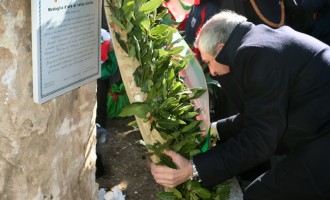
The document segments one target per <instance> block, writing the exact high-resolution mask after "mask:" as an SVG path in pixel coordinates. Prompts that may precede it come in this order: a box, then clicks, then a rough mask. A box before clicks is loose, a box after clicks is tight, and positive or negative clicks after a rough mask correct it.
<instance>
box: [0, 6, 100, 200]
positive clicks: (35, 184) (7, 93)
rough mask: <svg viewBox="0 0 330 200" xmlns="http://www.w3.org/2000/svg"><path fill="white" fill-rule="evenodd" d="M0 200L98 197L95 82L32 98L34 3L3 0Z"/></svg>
mask: <svg viewBox="0 0 330 200" xmlns="http://www.w3.org/2000/svg"><path fill="white" fill-rule="evenodd" d="M0 66H1V67H0V81H1V84H0V94H1V95H0V98H1V100H0V102H1V106H0V113H1V117H0V199H2V200H7V199H10V200H11V199H15V200H16V199H19V200H22V199H24V200H39V199H43V200H47V199H54V200H55V199H60V200H79V199H84V200H85V199H87V200H91V199H97V190H98V185H97V184H96V183H95V176H94V173H95V167H94V166H95V159H96V157H95V128H94V127H95V123H94V119H95V105H96V96H95V92H96V81H95V82H92V83H90V84H87V85H84V86H82V87H80V88H78V89H76V90H73V91H71V92H69V93H66V94H64V95H62V96H60V97H58V98H56V99H54V100H50V101H48V102H46V103H44V104H41V105H39V104H35V103H34V102H33V99H32V91H33V90H32V52H31V1H30V0H28V1H26V0H15V1H14V0H4V1H0Z"/></svg>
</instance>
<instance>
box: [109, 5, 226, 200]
mask: <svg viewBox="0 0 330 200" xmlns="http://www.w3.org/2000/svg"><path fill="white" fill-rule="evenodd" d="M107 1H108V4H109V8H108V9H110V10H111V13H112V15H111V16H110V18H111V20H112V21H113V22H114V23H115V25H116V27H117V29H115V37H116V40H117V41H118V43H119V44H120V46H121V48H122V49H123V50H124V51H125V52H126V53H127V54H128V55H129V56H130V57H133V58H136V59H137V60H138V61H139V63H140V65H139V66H138V67H137V69H136V71H135V72H134V79H135V82H136V85H137V86H138V87H140V88H141V90H142V91H143V92H145V93H146V94H147V97H146V100H145V101H144V102H133V103H131V104H130V105H128V106H126V107H124V109H123V110H122V112H121V114H120V116H123V117H124V116H132V115H136V116H137V117H139V118H141V119H143V121H144V123H149V124H150V129H151V130H152V129H156V130H157V131H158V132H159V134H160V136H161V137H162V138H163V139H164V140H165V143H160V142H157V143H155V144H153V145H147V148H148V149H149V150H150V152H152V154H154V155H155V156H157V157H158V158H159V162H158V164H161V165H167V166H168V167H172V168H176V166H175V164H174V163H173V162H172V161H171V159H170V158H169V157H167V156H166V155H164V154H163V150H165V149H167V150H169V149H171V150H174V151H176V152H178V153H179V154H181V155H182V156H184V157H185V158H187V159H190V158H191V157H192V156H194V155H196V154H198V153H200V152H201V150H200V149H201V148H202V147H203V145H205V143H207V142H208V141H207V140H206V139H205V137H204V135H205V132H206V130H201V129H200V124H201V123H202V121H201V120H199V119H198V115H200V112H201V109H200V108H195V106H194V104H193V100H194V99H196V98H199V97H200V96H201V95H202V94H203V93H204V92H205V90H204V89H201V88H192V89H189V88H187V87H186V85H185V83H184V81H183V80H182V78H181V77H180V75H179V72H180V71H181V70H182V69H184V68H185V66H186V65H187V63H188V62H189V60H190V59H192V57H193V55H192V54H191V55H185V56H182V55H181V52H182V51H183V50H184V47H183V46H179V45H177V44H178V43H179V42H180V41H181V39H178V40H176V41H173V35H174V34H175V33H176V32H177V29H175V28H173V27H171V26H169V25H166V24H164V21H169V20H168V19H170V18H171V16H170V15H169V14H168V11H167V9H165V8H163V7H161V4H162V2H163V0H135V1H134V0H107ZM164 19H167V20H164ZM123 34H125V35H123ZM227 189H228V188H227ZM223 190H224V189H222V190H221V191H223ZM226 191H227V190H226ZM158 196H159V198H160V199H221V198H222V197H226V198H227V197H228V196H229V195H223V196H221V195H220V190H219V189H217V188H216V187H215V188H214V189H213V190H212V191H209V190H208V189H206V188H204V187H203V186H202V185H201V184H200V183H199V182H197V181H187V182H185V183H183V184H181V185H179V186H178V187H177V188H174V189H171V190H169V191H166V192H162V193H160V194H159V195H158ZM217 196H219V198H216V197H217ZM220 196H221V198H220Z"/></svg>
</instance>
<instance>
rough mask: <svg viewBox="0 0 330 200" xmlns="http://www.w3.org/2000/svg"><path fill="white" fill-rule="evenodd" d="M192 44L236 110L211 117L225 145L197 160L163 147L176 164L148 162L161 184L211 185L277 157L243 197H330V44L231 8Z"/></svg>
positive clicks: (254, 199)
mask: <svg viewBox="0 0 330 200" xmlns="http://www.w3.org/2000/svg"><path fill="white" fill-rule="evenodd" d="M195 46H196V47H197V48H198V49H199V50H200V52H201V57H202V59H203V60H204V61H205V62H206V63H207V64H208V66H209V69H210V73H211V74H212V75H213V76H216V77H217V80H218V81H219V82H220V84H221V85H222V87H223V89H224V91H225V92H226V94H227V95H228V96H229V98H230V100H231V101H232V102H234V103H235V105H236V107H237V108H238V110H239V114H237V115H235V116H231V117H229V118H226V119H222V120H219V121H217V122H213V123H212V127H213V128H214V131H216V132H217V133H218V134H219V136H220V140H221V141H222V142H221V143H220V144H217V145H216V146H215V147H213V148H211V149H210V150H208V151H206V152H204V153H200V154H198V155H196V156H194V157H193V158H192V160H187V159H186V158H184V157H182V156H181V155H180V154H177V153H176V152H174V151H171V150H169V151H165V152H164V153H165V154H166V155H168V156H169V157H170V158H171V159H172V160H173V162H174V163H175V164H176V166H177V169H172V168H169V167H166V166H159V165H155V164H153V163H150V168H151V173H152V175H153V177H154V179H155V180H156V182H157V183H159V184H161V185H163V186H165V187H169V188H173V187H176V186H177V185H179V184H181V183H183V182H185V181H187V180H189V179H200V180H201V182H202V184H203V185H204V186H205V187H207V188H211V187H212V186H214V185H216V184H219V183H221V182H223V181H225V180H227V179H229V178H231V177H233V176H236V175H237V174H239V173H241V172H243V171H245V170H248V169H250V168H252V167H254V166H256V165H258V164H260V163H262V162H264V161H265V160H267V159H269V158H270V157H271V156H273V155H275V154H280V155H283V158H282V159H281V160H279V161H278V162H277V163H276V164H275V165H274V166H273V167H272V168H271V169H269V170H268V171H267V172H265V173H264V174H263V175H261V176H260V177H258V178H257V179H255V181H253V182H252V183H251V184H250V185H249V186H248V187H247V188H246V189H245V191H244V199H245V200H250V199H252V200H258V199H260V200H275V199H276V200H278V199H281V200H292V199H299V200H316V199H317V200H323V199H324V200H325V199H330V182H329V180H330V173H328V170H329V169H330V160H329V159H327V158H328V157H329V156H330V106H324V105H327V104H328V102H330V47H329V46H328V45H326V44H324V43H322V42H320V41H319V40H317V39H315V38H314V37H311V36H309V35H306V34H303V33H300V32H297V31H295V30H293V29H292V28H290V27H288V26H282V27H280V28H277V29H272V28H270V27H268V26H266V25H254V24H252V23H250V22H248V21H247V19H246V18H245V17H244V16H241V15H238V14H236V13H234V12H230V11H223V12H220V13H219V14H217V15H215V16H213V17H212V18H211V19H210V20H209V21H208V22H206V24H205V25H204V26H203V27H202V29H201V31H200V33H199V35H198V36H197V38H196V41H195ZM214 125H215V126H214Z"/></svg>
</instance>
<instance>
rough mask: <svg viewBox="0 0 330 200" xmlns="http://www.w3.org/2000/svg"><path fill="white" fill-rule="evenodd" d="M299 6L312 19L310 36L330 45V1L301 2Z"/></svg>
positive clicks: (313, 0) (311, 0)
mask: <svg viewBox="0 0 330 200" xmlns="http://www.w3.org/2000/svg"><path fill="white" fill-rule="evenodd" d="M301 6H302V8H303V9H304V11H305V12H306V13H308V14H310V15H311V18H312V19H313V27H312V30H311V32H310V35H312V36H313V37H315V38H317V39H319V40H321V41H322V42H324V43H326V44H328V45H330V1H329V0H301Z"/></svg>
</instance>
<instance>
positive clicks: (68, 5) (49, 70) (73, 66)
mask: <svg viewBox="0 0 330 200" xmlns="http://www.w3.org/2000/svg"><path fill="white" fill-rule="evenodd" d="M31 7H32V55H33V99H34V101H35V102H36V103H44V102H46V101H48V100H50V99H53V98H55V97H57V96H59V95H62V94H64V93H66V92H69V91H71V90H73V89H75V88H78V87H80V86H81V85H83V84H86V83H89V82H90V81H94V80H95V79H97V78H99V77H100V74H101V70H100V30H101V21H100V20H101V1H99V0H32V1H31Z"/></svg>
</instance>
